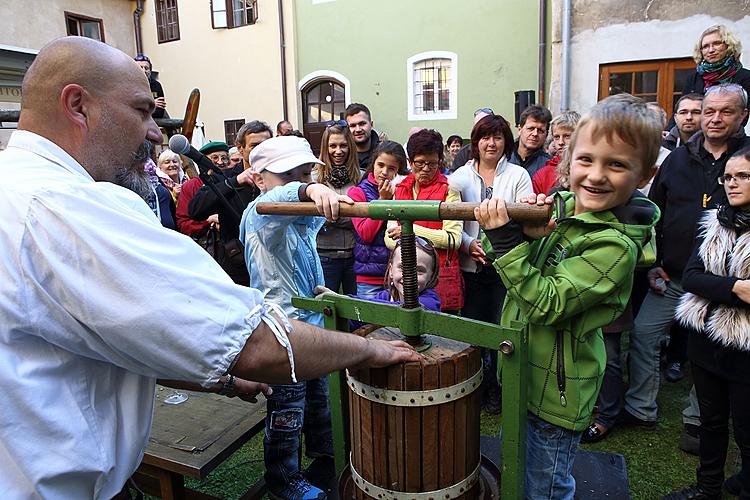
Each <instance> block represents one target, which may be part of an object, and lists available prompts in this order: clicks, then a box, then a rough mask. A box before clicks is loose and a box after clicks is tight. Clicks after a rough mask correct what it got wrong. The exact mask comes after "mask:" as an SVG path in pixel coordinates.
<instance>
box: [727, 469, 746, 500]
mask: <svg viewBox="0 0 750 500" xmlns="http://www.w3.org/2000/svg"><path fill="white" fill-rule="evenodd" d="M724 491H726V492H727V493H729V494H730V495H732V496H735V497H738V496H740V493H741V492H742V480H741V479H740V474H739V473H737V474H735V475H733V476H729V477H728V478H727V479H726V481H724Z"/></svg>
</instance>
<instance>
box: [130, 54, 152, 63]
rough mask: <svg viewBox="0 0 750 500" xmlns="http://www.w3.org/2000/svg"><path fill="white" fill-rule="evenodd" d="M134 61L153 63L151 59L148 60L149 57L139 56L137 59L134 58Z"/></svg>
mask: <svg viewBox="0 0 750 500" xmlns="http://www.w3.org/2000/svg"><path fill="white" fill-rule="evenodd" d="M134 59H135V60H136V61H146V62H151V59H149V58H148V56H142V55H137V56H135V58H134Z"/></svg>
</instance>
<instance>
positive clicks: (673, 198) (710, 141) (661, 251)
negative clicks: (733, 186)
mask: <svg viewBox="0 0 750 500" xmlns="http://www.w3.org/2000/svg"><path fill="white" fill-rule="evenodd" d="M745 116H747V94H745V92H744V90H743V89H742V87H740V86H738V85H736V84H723V85H717V86H714V87H711V88H709V89H708V90H707V91H706V96H705V98H704V100H703V106H702V114H701V131H700V132H699V133H696V134H695V135H694V136H693V137H691V138H690V140H689V141H688V143H687V144H685V145H683V146H680V147H678V148H677V149H675V150H674V151H673V152H672V153H671V154H670V155H669V156H668V157H667V159H666V160H665V161H664V163H663V164H662V165H661V168H660V169H659V172H658V173H657V174H656V178H655V179H654V183H653V186H652V188H651V191H650V194H649V197H650V198H651V199H652V200H653V201H654V202H655V203H656V204H657V205H658V206H659V208H660V209H661V219H660V220H659V222H658V223H657V225H656V246H657V259H656V267H654V268H653V269H651V270H650V271H649V273H648V279H649V286H650V287H651V289H650V290H649V292H648V295H647V296H646V299H645V300H644V301H643V305H642V306H641V309H640V312H639V313H638V317H637V318H636V321H635V328H634V329H633V331H632V332H631V335H630V388H629V389H628V391H627V394H626V395H625V407H624V409H623V411H622V412H621V413H620V418H619V419H618V422H619V423H620V424H621V425H622V424H631V425H641V426H647V427H653V426H654V425H655V424H656V413H657V407H656V396H657V393H658V391H659V375H660V374H659V351H660V347H661V344H662V342H663V341H664V338H663V337H664V333H665V332H666V331H668V330H669V326H670V325H671V324H672V322H673V320H674V319H673V318H674V311H675V308H676V306H677V304H678V302H679V300H680V298H681V297H682V295H683V293H684V292H683V290H682V286H681V284H680V281H681V279H682V272H683V270H684V268H685V265H686V263H687V261H688V258H689V257H690V253H691V250H692V247H693V239H694V237H695V227H696V224H697V223H698V220H699V218H700V217H701V215H702V214H703V212H704V210H705V209H707V208H715V207H716V205H717V204H719V203H721V202H722V201H724V200H725V195H724V190H723V188H722V187H721V185H719V183H718V181H717V179H718V177H719V176H720V175H722V174H723V173H724V166H725V164H726V161H727V159H728V158H729V157H730V156H731V155H732V153H734V152H736V151H738V150H739V149H742V148H743V147H746V146H748V145H750V138H748V137H747V136H745V133H744V130H743V129H742V128H741V126H740V124H741V123H742V121H743V120H744V119H745Z"/></svg>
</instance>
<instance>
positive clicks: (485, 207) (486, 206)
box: [474, 198, 510, 230]
mask: <svg viewBox="0 0 750 500" xmlns="http://www.w3.org/2000/svg"><path fill="white" fill-rule="evenodd" d="M474 217H476V219H477V222H479V225H480V226H482V229H485V230H486V229H496V228H498V227H501V226H504V225H506V224H507V223H508V222H509V221H510V217H508V211H507V210H506V208H505V200H503V199H501V198H491V199H489V200H484V201H483V202H482V203H481V204H480V205H479V206H478V207H476V208H475V209H474Z"/></svg>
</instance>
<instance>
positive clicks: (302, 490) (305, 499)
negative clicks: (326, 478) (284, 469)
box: [268, 475, 328, 500]
mask: <svg viewBox="0 0 750 500" xmlns="http://www.w3.org/2000/svg"><path fill="white" fill-rule="evenodd" d="M268 497H269V498H271V499H273V500H326V498H328V496H327V495H326V494H325V492H324V491H323V490H321V489H320V488H318V487H316V486H313V485H312V484H310V483H309V482H307V481H306V480H305V479H304V478H303V477H302V476H301V475H295V476H293V477H291V478H290V479H289V482H288V483H287V484H283V485H279V486H278V487H275V488H272V487H271V486H269V487H268Z"/></svg>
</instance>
